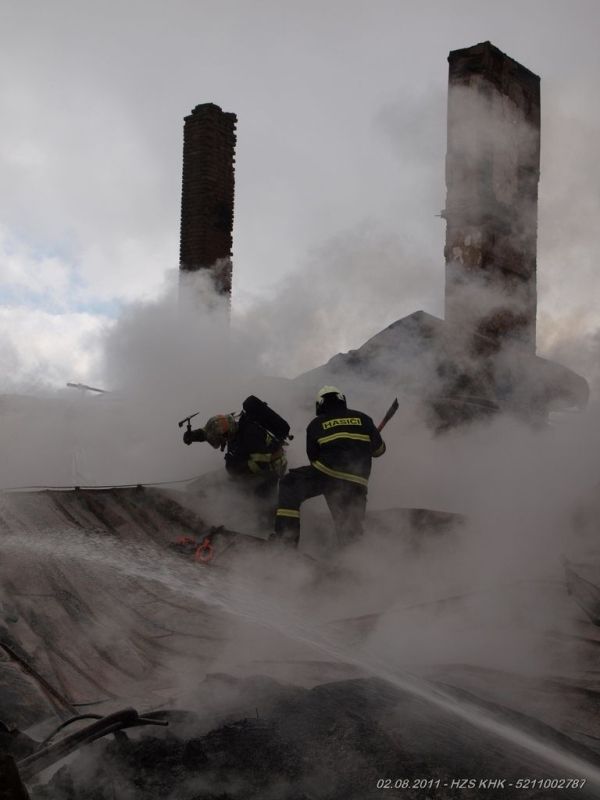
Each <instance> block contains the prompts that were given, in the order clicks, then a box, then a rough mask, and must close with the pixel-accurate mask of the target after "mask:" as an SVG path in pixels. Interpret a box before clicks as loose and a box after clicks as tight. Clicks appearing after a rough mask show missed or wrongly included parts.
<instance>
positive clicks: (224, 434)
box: [204, 414, 238, 450]
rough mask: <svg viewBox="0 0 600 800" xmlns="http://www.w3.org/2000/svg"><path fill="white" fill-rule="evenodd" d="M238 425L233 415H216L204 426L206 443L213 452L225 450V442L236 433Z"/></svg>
mask: <svg viewBox="0 0 600 800" xmlns="http://www.w3.org/2000/svg"><path fill="white" fill-rule="evenodd" d="M237 428H238V424H237V422H236V419H235V417H234V416H233V414H217V415H216V416H214V417H211V418H210V419H209V420H208V422H207V423H206V425H205V426H204V435H205V436H206V441H207V442H208V443H209V445H210V446H211V447H214V448H215V450H216V449H217V448H218V447H220V448H221V450H223V449H224V448H225V445H226V444H227V442H228V441H229V440H230V439H231V438H232V437H233V436H235V434H236V433H237Z"/></svg>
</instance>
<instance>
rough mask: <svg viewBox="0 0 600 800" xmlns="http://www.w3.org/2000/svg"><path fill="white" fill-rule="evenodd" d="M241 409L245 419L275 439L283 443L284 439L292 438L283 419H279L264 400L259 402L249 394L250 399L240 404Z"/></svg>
mask: <svg viewBox="0 0 600 800" xmlns="http://www.w3.org/2000/svg"><path fill="white" fill-rule="evenodd" d="M242 408H243V410H244V415H245V416H246V419H248V420H252V422H256V423H257V424H258V425H260V426H261V427H263V428H265V430H267V431H269V433H271V434H273V436H274V437H275V438H276V439H280V440H281V441H284V440H285V439H293V438H294V437H293V436H291V435H290V426H289V425H288V423H287V422H286V421H285V420H284V418H283V417H280V416H279V414H278V413H277V412H276V411H273V409H272V408H269V406H268V405H267V404H266V403H265V402H264V400H259V398H258V397H255V396H254V395H253V394H251V395H250V397H247V398H246V399H245V400H244V402H243V403H242Z"/></svg>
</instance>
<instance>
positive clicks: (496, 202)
mask: <svg viewBox="0 0 600 800" xmlns="http://www.w3.org/2000/svg"><path fill="white" fill-rule="evenodd" d="M448 61H449V64H450V70H449V87H448V145H447V155H446V187H447V200H446V209H445V211H444V212H443V216H444V217H445V218H446V221H447V229H446V247H445V251H444V252H445V260H446V320H447V321H448V322H449V323H451V324H455V325H458V326H462V329H463V330H464V331H466V332H467V333H473V334H477V333H478V334H482V335H483V336H485V337H487V338H488V340H490V341H493V342H495V346H496V347H497V348H498V349H500V347H501V346H502V344H503V343H505V342H509V341H518V342H520V343H521V344H523V345H524V346H525V347H526V348H527V349H529V350H531V351H532V352H535V324H536V303H537V292H536V244H537V187H538V180H539V165H540V79H539V78H538V76H537V75H534V74H533V73H532V72H530V71H529V70H528V69H526V68H525V67H523V66H521V65H520V64H518V63H517V62H516V61H513V59H512V58H509V57H508V56H506V55H504V53H502V52H501V51H500V50H498V49H497V48H496V47H494V46H493V45H492V44H491V43H490V42H483V43H482V44H477V45H475V46H473V47H468V48H465V49H462V50H454V51H452V52H451V53H450V55H449V56H448Z"/></svg>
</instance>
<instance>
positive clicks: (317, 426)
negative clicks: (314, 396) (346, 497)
mask: <svg viewBox="0 0 600 800" xmlns="http://www.w3.org/2000/svg"><path fill="white" fill-rule="evenodd" d="M306 453H307V455H308V458H309V461H310V463H311V464H312V465H313V467H315V469H318V470H319V471H320V472H322V473H324V474H325V475H329V476H330V477H331V478H340V479H341V480H344V481H351V482H352V483H357V484H360V485H362V486H367V484H368V480H369V475H370V474H371V458H373V457H375V458H377V457H378V456H381V455H383V454H384V453H385V444H384V442H383V439H382V438H381V434H380V433H379V431H378V430H377V427H376V426H375V424H374V422H373V420H372V419H371V417H369V416H367V414H363V412H362V411H354V410H352V409H350V408H347V409H342V410H340V409H339V408H337V409H335V411H328V412H327V413H325V414H319V416H317V417H315V418H314V419H313V421H312V422H311V423H310V424H309V426H308V428H307V429H306Z"/></svg>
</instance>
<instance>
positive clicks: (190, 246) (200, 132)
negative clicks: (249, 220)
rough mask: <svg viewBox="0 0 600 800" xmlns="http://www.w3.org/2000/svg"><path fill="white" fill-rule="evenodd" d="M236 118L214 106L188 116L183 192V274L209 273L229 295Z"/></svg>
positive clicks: (181, 253)
mask: <svg viewBox="0 0 600 800" xmlns="http://www.w3.org/2000/svg"><path fill="white" fill-rule="evenodd" d="M236 122H237V118H236V115H235V114H231V113H227V112H224V111H222V110H221V109H220V108H219V106H217V105H214V103H203V104H202V105H198V106H196V107H195V108H194V110H193V111H192V113H191V114H190V115H189V116H187V117H185V123H184V128H183V180H182V192H181V242H180V255H179V268H180V271H181V274H184V273H186V272H194V271H197V270H210V272H211V273H212V278H213V282H214V286H215V288H216V290H217V291H218V292H219V293H220V294H223V295H228V296H230V295H231V250H232V234H233V198H234V185H235V183H234V182H235V179H234V164H235V144H236V133H235V126H236Z"/></svg>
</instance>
